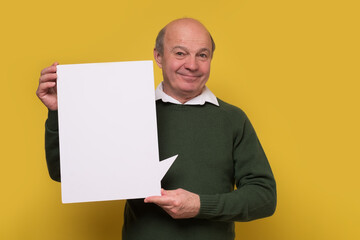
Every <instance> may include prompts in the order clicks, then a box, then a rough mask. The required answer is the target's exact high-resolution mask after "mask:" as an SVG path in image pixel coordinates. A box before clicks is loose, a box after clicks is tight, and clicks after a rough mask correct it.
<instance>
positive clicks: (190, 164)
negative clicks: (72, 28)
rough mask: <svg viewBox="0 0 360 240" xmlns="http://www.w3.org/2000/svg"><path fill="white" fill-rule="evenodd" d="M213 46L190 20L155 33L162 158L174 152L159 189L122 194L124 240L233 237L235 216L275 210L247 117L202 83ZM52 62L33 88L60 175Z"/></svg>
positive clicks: (49, 155) (270, 180) (271, 184)
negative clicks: (44, 113)
mask: <svg viewBox="0 0 360 240" xmlns="http://www.w3.org/2000/svg"><path fill="white" fill-rule="evenodd" d="M214 50H215V44H214V42H213V39H212V37H211V35H210V33H209V32H208V31H207V30H206V28H205V27H204V26H203V25H202V24H201V23H199V22H198V21H196V20H194V19H188V18H186V19H178V20H175V21H173V22H171V23H169V24H168V25H167V26H165V28H164V29H162V30H161V31H160V33H159V35H158V37H157V39H156V46H155V49H154V57H155V61H156V63H157V65H158V66H159V67H160V68H162V72H163V80H164V81H163V82H162V83H161V84H160V85H159V86H158V88H157V89H156V108H157V122H158V139H159V152H160V159H166V158H167V157H170V156H173V155H174V153H179V157H178V159H177V160H176V161H175V162H174V164H173V166H172V167H171V168H170V169H169V171H168V173H167V174H166V175H165V177H164V178H163V180H162V187H163V188H164V189H166V190H162V193H161V196H150V197H147V198H145V199H135V200H128V201H127V203H126V206H125V220H124V226H123V239H166V240H168V239H207V240H209V239H234V236H235V233H234V221H250V220H253V219H257V218H262V217H267V216H270V215H272V214H273V212H274V211H275V207H276V186H275V180H274V177H273V174H272V171H271V168H270V166H269V163H268V161H267V158H266V156H265V154H264V152H263V150H262V147H261V145H260V143H259V141H258V138H257V136H256V133H255V131H254V129H253V128H252V126H251V123H250V121H249V120H248V118H247V117H246V115H245V114H244V113H243V112H242V111H241V110H240V109H239V108H237V107H234V106H232V105H229V104H227V103H225V102H223V101H221V100H220V99H217V98H216V97H215V96H214V95H213V94H212V93H211V91H210V90H209V89H208V88H207V87H206V86H205V84H206V82H207V80H208V79H209V75H210V64H211V60H212V57H213V53H214ZM56 65H57V63H54V64H53V65H52V66H50V67H48V68H45V69H44V70H43V71H42V72H41V77H40V83H39V88H38V90H37V95H38V97H39V98H40V99H41V101H42V102H43V103H44V104H45V106H47V107H48V109H49V115H48V120H47V121H46V133H45V134H46V135H45V137H46V141H45V148H46V159H47V164H48V168H49V173H50V176H51V177H52V178H53V179H54V180H57V181H60V171H59V168H60V167H59V143H58V141H59V140H58V131H57V125H58V123H57V111H56V110H57V100H56ZM234 184H235V185H236V187H237V189H236V190H234Z"/></svg>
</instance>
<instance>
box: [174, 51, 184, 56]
mask: <svg viewBox="0 0 360 240" xmlns="http://www.w3.org/2000/svg"><path fill="white" fill-rule="evenodd" d="M176 55H178V56H184V53H183V52H177V53H176Z"/></svg>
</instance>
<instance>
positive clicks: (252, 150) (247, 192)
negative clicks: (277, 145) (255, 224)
mask: <svg viewBox="0 0 360 240" xmlns="http://www.w3.org/2000/svg"><path fill="white" fill-rule="evenodd" d="M242 122H243V124H241V125H242V128H241V129H240V128H239V129H238V130H236V137H235V138H234V148H233V159H234V178H235V184H236V187H237V188H236V190H234V191H232V192H229V193H222V194H214V195H202V194H201V195H200V204H201V207H200V212H199V214H198V216H197V218H203V219H212V220H219V221H251V220H255V219H258V218H263V217H268V216H271V215H272V214H273V213H274V211H275V208H276V184H275V179H274V176H273V173H272V171H271V168H270V165H269V162H268V160H267V158H266V156H265V153H264V151H263V149H262V147H261V144H260V142H259V140H258V138H257V136H256V133H255V130H254V128H253V127H252V125H251V123H250V121H249V120H248V118H247V117H245V120H244V121H242Z"/></svg>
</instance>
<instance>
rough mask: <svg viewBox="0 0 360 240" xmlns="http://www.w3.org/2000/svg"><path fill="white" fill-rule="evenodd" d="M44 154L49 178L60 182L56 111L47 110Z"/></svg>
mask: <svg viewBox="0 0 360 240" xmlns="http://www.w3.org/2000/svg"><path fill="white" fill-rule="evenodd" d="M45 155H46V163H47V167H48V171H49V175H50V177H51V179H53V180H55V181H58V182H60V155H59V131H58V112H57V111H51V110H49V112H48V119H47V120H46V123H45Z"/></svg>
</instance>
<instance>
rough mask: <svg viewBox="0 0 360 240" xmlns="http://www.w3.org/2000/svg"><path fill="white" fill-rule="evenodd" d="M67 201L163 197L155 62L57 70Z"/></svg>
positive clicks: (165, 164) (163, 165) (63, 186)
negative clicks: (161, 195)
mask: <svg viewBox="0 0 360 240" xmlns="http://www.w3.org/2000/svg"><path fill="white" fill-rule="evenodd" d="M57 75H58V79H57V91H58V92H57V94H58V112H59V140H60V167H61V191H62V201H63V203H73V202H89V201H104V200H117V199H132V198H144V197H147V196H152V195H160V191H161V186H160V181H161V179H162V177H163V176H164V175H165V173H166V172H167V170H168V169H169V168H170V166H171V164H172V163H173V161H174V160H175V159H176V156H174V157H172V158H170V159H169V160H164V161H161V162H159V153H158V140H157V124H156V106H155V93H154V73H153V62H152V61H133V62H113V63H90V64H72V65H58V66H57Z"/></svg>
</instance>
